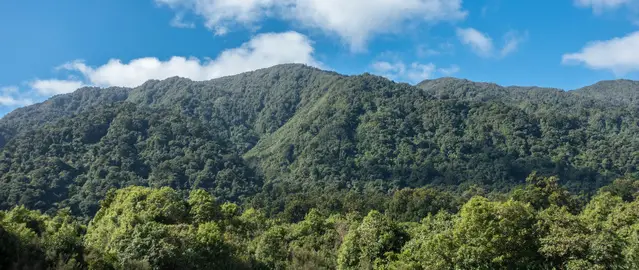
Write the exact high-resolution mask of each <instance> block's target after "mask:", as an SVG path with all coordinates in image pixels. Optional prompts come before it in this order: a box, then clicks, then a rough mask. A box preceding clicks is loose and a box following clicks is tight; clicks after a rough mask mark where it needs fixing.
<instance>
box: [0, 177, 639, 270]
mask: <svg viewBox="0 0 639 270" xmlns="http://www.w3.org/2000/svg"><path fill="white" fill-rule="evenodd" d="M627 181H628V180H619V181H616V182H614V183H613V184H611V185H610V186H607V187H606V188H604V189H601V190H600V191H599V192H598V193H597V194H596V195H595V196H594V197H593V198H592V199H591V200H590V201H589V202H584V203H581V201H580V198H578V197H576V196H574V195H572V194H571V193H569V192H568V191H566V190H565V189H563V188H561V187H560V186H558V185H556V178H553V177H548V178H546V177H539V176H537V175H531V176H530V177H529V178H528V184H527V185H525V186H522V187H519V188H517V189H515V190H513V191H512V192H511V193H509V194H503V195H501V196H500V198H493V199H487V198H485V197H482V196H473V197H472V198H470V199H469V200H467V201H465V202H463V204H462V205H460V208H459V209H440V210H438V211H436V212H435V213H428V214H426V215H425V216H424V217H423V218H422V219H421V220H420V221H419V222H414V221H408V222H406V221H402V220H401V219H399V220H398V219H394V218H392V216H397V215H398V213H396V212H394V209H395V207H394V206H393V205H395V204H397V203H398V202H397V196H403V195H397V194H429V193H432V192H433V191H432V190H426V189H417V190H411V189H405V190H401V191H397V192H396V193H395V195H393V196H386V197H382V198H378V199H381V200H386V204H384V205H385V206H384V207H382V209H380V211H377V210H372V211H369V212H368V213H365V212H348V213H331V212H327V211H322V210H319V209H311V210H310V211H308V213H307V214H306V215H305V216H304V218H303V219H302V220H300V221H299V222H287V221H285V220H282V219H279V218H267V217H266V216H265V215H264V213H263V212H261V211H260V210H256V209H254V208H245V207H242V206H238V205H236V204H234V203H229V202H225V203H222V202H220V201H218V200H216V199H215V198H214V197H213V196H211V195H210V194H209V193H207V192H206V191H204V190H202V189H196V190H194V191H192V192H191V193H190V194H189V195H188V198H186V199H185V198H183V197H182V196H181V195H180V194H179V193H178V192H177V191H176V190H174V189H171V188H168V187H163V188H158V189H154V188H146V187H138V186H131V187H127V188H124V189H120V190H117V191H115V190H112V191H110V192H109V193H108V195H107V196H106V198H105V199H104V200H103V201H102V202H101V208H100V210H99V211H98V212H97V214H96V215H95V217H94V218H93V219H92V220H91V221H90V222H89V223H88V225H83V224H82V223H80V222H79V221H77V220H76V219H74V218H73V217H72V216H71V215H70V214H69V211H68V210H61V211H60V212H58V213H56V214H55V215H53V216H50V215H43V214H40V212H37V211H30V210H27V209H25V208H24V207H16V208H13V209H12V210H9V211H0V238H1V240H2V241H0V253H1V254H2V255H3V256H0V258H2V260H1V261H0V268H2V269H13V268H23V269H30V268H31V269H38V268H53V269H86V268H88V269H636V268H637V267H639V258H638V257H637V250H638V248H639V214H638V213H639V200H636V195H637V194H639V193H637V192H638V191H639V188H636V187H635V188H633V189H631V190H628V189H623V188H622V187H627ZM634 183H635V182H633V184H634ZM620 188H621V189H622V190H623V191H624V193H623V194H619V193H616V192H611V190H619V189H620ZM624 194H632V195H631V196H630V197H629V200H624V198H623V196H624ZM458 199H459V200H463V199H462V198H458ZM437 204H438V202H436V201H435V202H433V204H428V203H423V205H424V206H425V207H431V208H433V209H434V208H437V207H438V206H437ZM411 219H412V218H411Z"/></svg>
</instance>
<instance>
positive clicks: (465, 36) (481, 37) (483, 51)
mask: <svg viewBox="0 0 639 270" xmlns="http://www.w3.org/2000/svg"><path fill="white" fill-rule="evenodd" d="M457 37H458V38H459V40H460V41H461V43H463V44H464V45H468V46H470V47H471V48H472V49H473V50H474V51H475V53H477V54H478V55H480V56H483V57H488V56H491V54H492V53H493V49H494V46H493V40H492V38H490V37H489V36H488V35H486V34H484V33H482V32H479V31H477V29H474V28H458V29H457Z"/></svg>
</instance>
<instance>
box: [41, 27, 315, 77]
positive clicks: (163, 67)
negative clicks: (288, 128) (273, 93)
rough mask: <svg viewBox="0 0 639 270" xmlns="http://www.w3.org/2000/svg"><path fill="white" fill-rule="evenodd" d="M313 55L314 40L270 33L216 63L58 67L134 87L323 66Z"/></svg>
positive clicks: (147, 61)
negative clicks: (176, 79)
mask: <svg viewBox="0 0 639 270" xmlns="http://www.w3.org/2000/svg"><path fill="white" fill-rule="evenodd" d="M313 53H314V48H313V44H312V42H311V40H309V39H308V38H307V37H306V36H304V35H302V34H300V33H297V32H285V33H267V34H260V35H257V36H255V37H254V38H253V39H251V40H250V41H248V42H246V43H245V44H243V45H242V46H240V47H238V48H233V49H228V50H225V51H223V52H222V53H221V54H220V55H218V57H217V58H215V59H213V60H210V59H209V60H200V59H197V58H186V57H180V56H174V57H172V58H170V59H169V60H166V61H162V60H160V59H157V58H153V57H148V58H139V59H134V60H131V61H129V62H128V63H126V62H123V61H121V60H118V59H112V60H110V61H109V62H108V63H106V64H104V65H102V66H99V67H91V66H88V65H87V64H86V63H84V62H83V61H80V60H77V61H73V62H69V63H66V64H64V65H62V66H60V67H59V68H61V69H66V70H71V71H77V72H79V73H80V74H82V75H83V76H84V78H85V79H86V80H87V82H88V83H89V84H91V85H97V86H124V87H135V86H138V85H141V84H142V83H144V82H145V81H147V80H150V79H159V80H161V79H166V78H169V77H173V76H180V77H185V78H190V79H193V80H209V79H214V78H218V77H222V76H227V75H233V74H238V73H241V72H246V71H251V70H255V69H259V68H266V67H270V66H273V65H277V64H284V63H303V64H308V65H312V66H321V63H319V62H318V61H316V60H315V58H314V57H313ZM34 88H35V86H34ZM49 89H51V88H49ZM65 89H66V88H65Z"/></svg>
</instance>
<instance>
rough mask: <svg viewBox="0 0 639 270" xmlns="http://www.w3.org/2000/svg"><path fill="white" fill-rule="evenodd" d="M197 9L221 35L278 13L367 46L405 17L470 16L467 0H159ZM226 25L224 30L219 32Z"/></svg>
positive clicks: (410, 19)
mask: <svg viewBox="0 0 639 270" xmlns="http://www.w3.org/2000/svg"><path fill="white" fill-rule="evenodd" d="M156 2H157V3H159V4H164V5H167V6H169V7H171V8H173V9H175V10H177V12H184V11H185V10H188V11H192V12H194V13H195V14H197V15H199V16H201V17H203V18H204V20H205V25H206V26H207V27H208V28H209V29H211V30H213V31H215V32H216V33H217V34H223V33H226V32H227V31H229V30H232V29H234V28H237V27H248V28H251V27H252V26H253V25H254V24H256V23H258V22H259V21H261V20H262V19H264V18H276V19H282V20H285V21H289V22H294V23H298V24H300V25H302V26H306V27H311V28H317V29H321V30H323V31H325V32H328V33H333V34H336V35H338V36H339V37H340V38H342V39H343V40H344V41H345V42H346V43H348V44H349V45H350V46H351V49H353V50H363V49H364V48H365V46H366V43H367V42H368V41H369V39H370V38H371V37H372V36H373V35H375V34H386V33H397V32H400V30H401V28H402V25H403V24H404V23H406V22H419V23H424V22H426V23H435V22H440V21H457V20H462V19H464V18H465V17H466V15H467V12H466V11H464V10H463V9H462V0H402V1H392V0H349V1H343V0H241V1H240V0H156ZM220 29H222V30H223V31H220Z"/></svg>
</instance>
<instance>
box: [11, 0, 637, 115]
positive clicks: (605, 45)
mask: <svg viewBox="0 0 639 270" xmlns="http://www.w3.org/2000/svg"><path fill="white" fill-rule="evenodd" d="M638 7H639V0H536V1H532V0H473V1H470V0H466V1H462V0H401V1H400V0H349V1H343V0H135V1H132V0H110V1H86V0H57V1H36V0H21V1H9V0H2V1H0V60H1V61H0V74H2V76H0V114H4V113H6V112H8V111H10V110H12V109H14V108H16V107H20V106H24V105H27V104H31V103H33V102H40V101H42V100H45V99H46V98H48V97H50V96H52V95H55V94H62V93H68V92H71V91H73V90H75V89H76V88H78V87H81V86H85V85H94V86H101V87H106V86H129V87H132V86H136V85H139V84H140V83H141V82H144V81H145V80H148V79H164V78H167V77H171V76H182V77H189V78H192V79H194V80H206V79H212V78H216V77H220V76H224V75H231V74H236V73H240V72H243V71H248V70H253V69H257V68H263V67H268V66H271V65H275V64H279V63H287V62H297V63H306V64H310V65H314V66H318V67H321V68H325V69H331V70H335V71H337V72H340V73H345V74H359V73H363V72H370V73H374V74H379V75H382V76H387V77H389V78H391V79H393V80H396V81H404V82H409V83H416V82H419V81H421V80H423V79H433V78H437V77H443V76H454V77H461V78H467V79H470V80H475V81H488V82H495V83H498V84H502V85H538V86H545V87H556V88H562V89H575V88H579V87H582V86H586V85H589V84H592V83H595V82H597V81H599V80H607V79H616V78H627V79H639V12H638V11H639V8H638Z"/></svg>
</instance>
